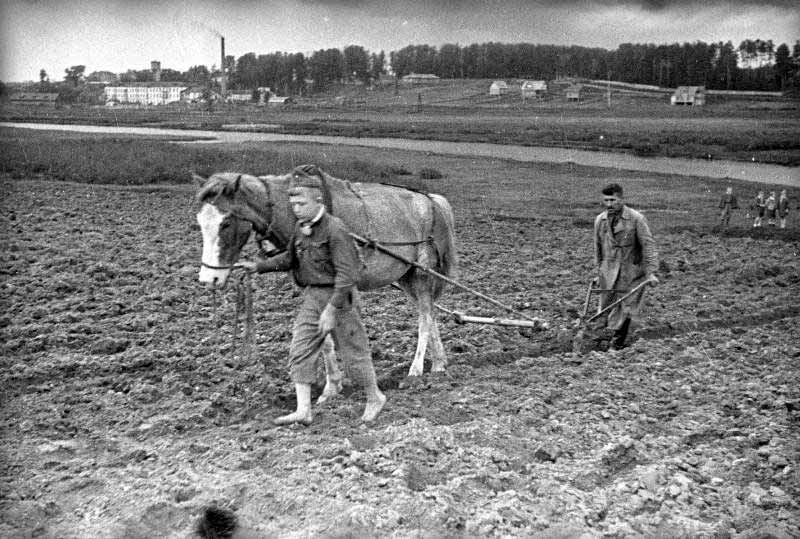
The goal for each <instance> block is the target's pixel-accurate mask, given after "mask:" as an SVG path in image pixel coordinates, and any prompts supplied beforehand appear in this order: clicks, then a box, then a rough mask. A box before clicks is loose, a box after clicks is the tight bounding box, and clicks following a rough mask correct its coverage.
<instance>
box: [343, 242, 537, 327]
mask: <svg viewBox="0 0 800 539" xmlns="http://www.w3.org/2000/svg"><path fill="white" fill-rule="evenodd" d="M349 234H350V237H351V238H353V239H354V240H356V241H357V242H359V243H361V244H363V245H366V246H367V247H371V248H373V249H375V250H377V251H380V252H382V253H385V254H387V255H389V256H391V257H393V258H396V259H397V260H400V261H401V262H405V263H406V264H408V265H410V266H413V267H415V268H417V269H418V270H420V271H422V272H424V273H427V274H428V275H432V276H433V277H436V278H437V279H441V280H443V281H444V282H446V283H449V284H451V285H453V286H455V287H456V288H459V289H461V290H464V291H465V292H469V293H470V294H472V295H473V296H476V297H478V298H480V299H482V300H484V301H486V302H488V303H491V304H492V305H494V306H496V307H500V308H501V309H504V310H506V311H508V312H510V313H513V314H514V315H516V316H519V317H521V318H524V319H525V320H515V319H509V318H487V317H482V316H471V315H467V314H464V313H462V312H459V311H451V310H449V309H446V308H444V307H442V306H441V305H438V304H434V307H436V308H437V309H439V310H440V311H443V312H446V313H448V314H450V315H452V316H453V317H454V318H455V320H456V322H458V323H462V324H463V323H466V322H471V323H477V324H493V325H497V326H514V327H525V328H534V329H547V327H548V324H547V322H546V321H544V320H542V319H541V318H537V317H534V316H529V315H527V314H525V313H523V312H519V311H517V310H516V309H514V308H513V307H509V306H508V305H505V304H504V303H501V302H500V301H498V300H496V299H494V298H490V297H489V296H487V295H486V294H483V293H481V292H479V291H477V290H475V289H474V288H470V287H468V286H466V285H464V284H461V283H459V282H458V281H456V280H455V279H451V278H450V277H448V276H447V275H443V274H441V273H439V272H438V271H435V270H432V269H430V268H427V267H425V266H423V265H422V264H420V263H419V262H415V261H414V260H411V259H408V258H406V257H404V256H402V255H400V254H397V253H395V252H394V251H392V250H391V249H387V248H386V247H384V246H383V245H381V244H380V243H378V242H375V241H372V240H369V239H367V238H364V237H362V236H359V235H358V234H354V233H352V232H350V233H349Z"/></svg>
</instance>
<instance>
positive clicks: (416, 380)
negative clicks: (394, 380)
mask: <svg viewBox="0 0 800 539" xmlns="http://www.w3.org/2000/svg"><path fill="white" fill-rule="evenodd" d="M421 383H422V377H421V376H412V375H409V376H407V377H406V379H405V380H403V381H402V382H400V383H399V384H397V389H411V388H414V387H417V386H419V385H420V384H421Z"/></svg>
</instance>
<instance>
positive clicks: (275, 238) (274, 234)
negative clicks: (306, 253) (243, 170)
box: [200, 174, 288, 270]
mask: <svg viewBox="0 0 800 539" xmlns="http://www.w3.org/2000/svg"><path fill="white" fill-rule="evenodd" d="M241 176H242V175H241V174H240V175H239V177H238V178H236V183H237V184H238V181H239V179H240V178H241ZM256 178H258V180H259V181H261V184H262V185H263V186H264V188H265V190H266V192H267V201H266V203H265V204H264V205H265V206H266V207H270V208H272V207H273V206H274V205H275V203H274V202H273V201H272V190H271V189H270V187H269V184H267V183H266V182H265V181H263V180H262V179H261V178H259V177H258V176H256ZM220 194H221V193H220ZM217 198H219V195H217ZM215 202H216V199H215ZM274 218H275V212H273V211H270V222H269V223H267V229H266V230H265V231H264V232H262V231H260V230H258V229H257V228H256V225H255V223H253V222H252V221H251V223H250V224H251V225H252V226H253V231H254V232H255V233H256V238H255V240H256V243H257V244H258V247H259V248H260V249H262V250H264V249H263V247H262V245H261V244H262V243H263V242H264V241H269V242H270V243H272V244H273V245H276V246H278V245H286V243H287V241H288V240H287V238H284V237H282V235H281V234H279V233H278V231H277V230H276V229H275V227H273V226H272V225H273V220H274ZM267 254H268V255H269V254H271V253H269V252H268V253H267ZM200 265H201V266H202V267H204V268H208V269H212V270H235V269H243V268H242V267H241V266H237V265H235V264H230V265H227V266H214V265H211V264H206V263H205V262H203V261H202V260H201V261H200Z"/></svg>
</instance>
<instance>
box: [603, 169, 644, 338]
mask: <svg viewBox="0 0 800 539" xmlns="http://www.w3.org/2000/svg"><path fill="white" fill-rule="evenodd" d="M602 192H603V204H604V205H605V207H606V211H604V212H603V213H601V214H600V215H598V216H597V218H596V219H595V222H594V246H595V265H596V266H597V271H598V277H599V288H601V289H606V290H609V291H608V292H604V293H603V294H602V296H601V300H600V307H601V309H603V308H605V307H606V306H607V305H610V304H611V303H613V302H614V301H616V300H617V298H619V297H622V296H624V295H625V294H627V293H628V292H629V291H630V290H631V289H633V288H634V287H636V286H638V285H639V284H641V283H643V282H648V283H650V285H651V286H656V285H657V284H658V278H657V277H656V275H655V273H656V270H657V269H658V254H657V253H656V246H655V240H654V239H653V235H652V234H651V233H650V227H649V226H648V225H647V220H646V219H645V218H644V216H643V215H642V214H641V213H639V212H638V211H636V210H634V209H632V208H629V207H628V206H626V205H625V201H624V199H623V198H622V187H621V186H620V185H619V184H616V183H612V184H610V185H607V186H606V187H605V188H604V189H603V191H602ZM643 301H644V288H641V289H640V290H639V292H637V293H636V294H634V295H633V296H631V297H630V298H629V299H627V300H625V301H624V302H622V303H621V304H619V305H617V306H616V307H614V308H613V309H611V310H610V311H609V312H608V314H607V315H606V318H605V326H606V328H608V329H610V330H613V332H614V334H613V338H612V342H611V346H612V348H614V349H619V348H623V347H624V346H625V339H626V338H627V336H628V331H629V330H630V329H631V321H632V320H633V321H637V319H638V317H639V312H640V310H641V307H642V303H643Z"/></svg>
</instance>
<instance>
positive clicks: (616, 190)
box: [602, 183, 622, 197]
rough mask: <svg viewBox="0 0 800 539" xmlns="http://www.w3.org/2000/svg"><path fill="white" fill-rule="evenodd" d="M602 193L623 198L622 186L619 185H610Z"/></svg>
mask: <svg viewBox="0 0 800 539" xmlns="http://www.w3.org/2000/svg"><path fill="white" fill-rule="evenodd" d="M602 193H603V194H604V195H606V196H613V195H618V196H620V197H621V196H622V186H621V185H620V184H618V183H609V184H608V185H606V186H605V187H603V190H602Z"/></svg>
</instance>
